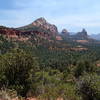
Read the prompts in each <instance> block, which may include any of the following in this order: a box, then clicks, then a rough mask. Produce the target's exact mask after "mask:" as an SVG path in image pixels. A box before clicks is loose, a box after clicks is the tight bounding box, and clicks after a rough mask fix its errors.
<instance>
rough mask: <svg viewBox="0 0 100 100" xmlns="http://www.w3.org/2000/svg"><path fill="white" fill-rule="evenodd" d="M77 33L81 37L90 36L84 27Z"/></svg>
mask: <svg viewBox="0 0 100 100" xmlns="http://www.w3.org/2000/svg"><path fill="white" fill-rule="evenodd" d="M76 35H77V36H78V37H80V38H88V34H87V31H86V30H85V29H83V30H82V31H81V32H78V33H77V34H76Z"/></svg>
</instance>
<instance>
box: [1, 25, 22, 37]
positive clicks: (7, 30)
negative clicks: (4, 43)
mask: <svg viewBox="0 0 100 100" xmlns="http://www.w3.org/2000/svg"><path fill="white" fill-rule="evenodd" d="M0 34H2V35H6V36H7V37H12V38H17V37H18V36H20V35H21V32H20V31H18V30H15V29H12V28H7V27H3V26H0Z"/></svg>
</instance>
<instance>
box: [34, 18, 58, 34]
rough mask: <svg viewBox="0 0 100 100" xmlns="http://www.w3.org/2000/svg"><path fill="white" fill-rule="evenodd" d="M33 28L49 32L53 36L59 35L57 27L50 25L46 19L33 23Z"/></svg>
mask: <svg viewBox="0 0 100 100" xmlns="http://www.w3.org/2000/svg"><path fill="white" fill-rule="evenodd" d="M32 25H33V26H36V27H40V28H42V29H45V30H48V31H50V32H51V34H53V35H55V34H57V33H58V29H57V27H56V26H55V25H53V24H50V23H48V22H47V21H46V20H45V19H44V18H42V17H41V18H39V19H37V20H35V21H34V22H33V23H32Z"/></svg>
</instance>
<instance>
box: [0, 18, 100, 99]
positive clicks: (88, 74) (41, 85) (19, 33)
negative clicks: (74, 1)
mask: <svg viewBox="0 0 100 100" xmlns="http://www.w3.org/2000/svg"><path fill="white" fill-rule="evenodd" d="M39 20H40V19H39ZM42 20H44V19H42ZM35 23H37V22H35ZM44 23H45V25H47V24H48V23H46V22H45V21H44ZM43 25H44V24H43ZM39 27H40V25H39V26H38V28H39ZM48 27H49V28H50V30H49V28H48ZM48 27H46V26H45V27H41V28H39V30H38V28H36V29H35V30H34V28H35V27H34V28H33V29H31V30H30V29H28V30H27V29H26V28H28V27H24V28H25V29H24V28H22V27H21V28H17V30H16V29H10V28H6V27H0V89H1V90H0V98H2V99H4V100H5V99H8V97H9V98H10V99H13V98H16V97H18V98H19V99H23V98H22V97H25V98H27V97H36V98H38V99H42V100H56V99H57V98H63V99H64V100H100V41H97V40H94V39H91V38H89V37H88V35H87V32H86V31H85V30H83V31H82V32H78V33H77V34H76V35H73V36H70V35H66V34H58V33H57V29H56V28H53V29H54V30H52V29H51V28H52V27H55V26H51V25H50V24H49V26H48ZM31 28H32V27H31ZM44 29H45V30H46V31H45V32H44V31H43V30H44ZM47 30H48V31H47ZM55 30H56V31H55ZM51 31H53V33H52V34H51ZM84 33H85V34H84ZM5 94H6V95H7V96H5Z"/></svg>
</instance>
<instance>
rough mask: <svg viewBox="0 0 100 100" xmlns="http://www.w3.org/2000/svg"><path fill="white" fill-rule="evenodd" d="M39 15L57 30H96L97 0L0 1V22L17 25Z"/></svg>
mask: <svg viewBox="0 0 100 100" xmlns="http://www.w3.org/2000/svg"><path fill="white" fill-rule="evenodd" d="M39 17H44V18H45V19H46V20H47V21H48V22H50V23H52V24H55V25H56V26H57V27H58V29H59V31H61V30H62V29H63V28H66V29H67V30H68V31H71V32H77V31H81V29H82V28H86V29H87V31H88V33H89V34H96V33H100V0H0V25H5V26H9V27H20V26H23V25H27V24H29V23H32V22H33V21H34V20H35V19H37V18H39Z"/></svg>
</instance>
